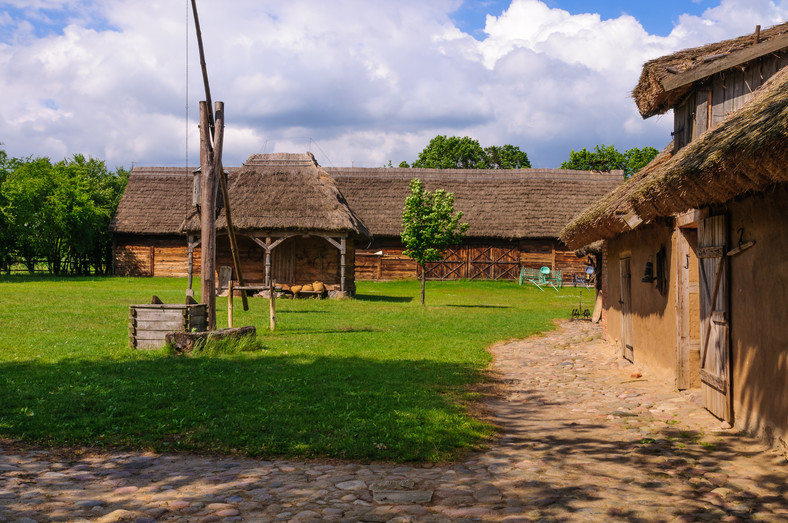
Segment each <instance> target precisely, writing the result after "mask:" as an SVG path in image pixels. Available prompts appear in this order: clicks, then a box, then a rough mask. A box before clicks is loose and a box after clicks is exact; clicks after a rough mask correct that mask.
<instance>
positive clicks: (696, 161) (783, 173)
mask: <svg viewBox="0 0 788 523" xmlns="http://www.w3.org/2000/svg"><path fill="white" fill-rule="evenodd" d="M670 149H671V147H670V146H669V147H668V148H667V149H666V150H665V151H663V152H662V153H661V154H660V155H659V156H658V157H657V158H655V159H654V161H653V162H652V163H651V164H649V165H648V166H647V167H646V168H644V169H643V170H641V171H640V172H639V173H638V174H637V175H636V176H635V177H633V179H632V180H630V181H628V182H627V183H626V184H624V185H623V186H621V188H620V189H619V190H617V191H615V192H614V193H613V194H611V195H608V196H607V197H605V198H604V199H602V200H600V201H599V202H597V203H596V204H595V205H593V206H592V207H591V208H590V209H588V210H587V211H586V212H585V213H583V214H582V215H581V216H579V217H578V218H576V219H575V220H573V221H572V223H570V224H569V225H568V226H567V227H566V228H565V229H564V230H563V231H562V232H561V239H562V240H563V241H564V242H565V243H566V244H567V245H568V246H570V247H571V248H580V247H582V246H583V245H586V244H588V243H591V242H593V241H596V240H599V239H606V238H612V237H613V236H616V235H617V234H620V233H622V232H625V231H627V230H629V228H628V227H627V225H626V224H625V221H624V217H625V216H626V215H627V214H629V213H634V214H637V215H638V216H639V217H640V218H641V219H643V220H645V221H648V220H652V219H654V218H657V217H660V216H672V215H674V214H677V213H680V212H683V211H686V210H688V209H693V208H700V207H705V206H708V205H713V204H719V203H724V202H726V201H728V200H730V199H732V198H736V197H738V196H742V195H745V194H747V193H753V192H761V191H764V190H767V189H769V188H770V187H772V186H774V185H775V184H777V183H784V182H788V68H784V69H782V70H781V71H779V72H778V73H777V74H775V75H774V76H773V77H772V78H771V79H770V80H769V81H768V82H766V83H765V84H764V85H763V86H762V87H761V88H759V89H758V90H757V91H755V92H754V93H753V98H752V100H751V101H750V103H748V104H747V105H745V106H744V107H743V108H742V109H740V110H738V111H736V112H733V113H731V114H729V115H728V117H727V118H726V119H725V120H724V121H723V123H722V124H720V125H719V126H718V127H715V128H714V129H712V130H710V131H707V132H706V133H704V134H703V135H702V136H700V137H699V138H698V139H696V140H695V141H693V142H691V143H690V144H689V145H687V146H685V147H684V148H682V149H681V150H680V151H679V152H678V153H677V154H676V155H675V156H670V153H669V152H668V151H669V150H670Z"/></svg>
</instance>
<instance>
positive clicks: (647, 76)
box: [632, 22, 788, 118]
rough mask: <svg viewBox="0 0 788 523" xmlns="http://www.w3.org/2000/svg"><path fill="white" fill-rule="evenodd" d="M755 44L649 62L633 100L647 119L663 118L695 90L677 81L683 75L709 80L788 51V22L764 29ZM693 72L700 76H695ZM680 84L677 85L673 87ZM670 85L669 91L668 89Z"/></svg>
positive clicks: (731, 43)
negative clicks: (717, 72)
mask: <svg viewBox="0 0 788 523" xmlns="http://www.w3.org/2000/svg"><path fill="white" fill-rule="evenodd" d="M758 42H759V43H755V37H754V35H753V34H749V35H745V36H741V37H739V38H734V39H731V40H725V41H722V42H716V43H713V44H708V45H704V46H701V47H696V48H694V49H685V50H683V51H679V52H677V53H673V54H671V55H667V56H663V57H661V58H657V59H654V60H650V61H648V62H646V64H645V65H644V66H643V72H642V73H641V75H640V81H639V82H638V84H637V86H636V87H635V90H634V91H633V93H632V96H633V97H634V98H635V103H636V104H637V106H638V109H639V110H640V114H641V115H642V116H643V118H648V117H650V116H654V115H655V114H662V113H664V112H666V111H668V110H669V109H671V108H672V107H674V106H675V105H676V104H678V103H679V101H680V99H681V98H682V97H683V96H684V95H685V94H686V93H687V92H688V91H689V90H690V89H691V88H692V83H691V82H690V83H689V84H687V83H683V82H680V81H679V82H677V81H674V80H673V79H674V78H678V77H681V76H682V75H683V77H684V78H686V79H687V81H691V80H693V78H695V77H696V76H699V77H705V76H709V75H710V74H713V73H714V72H716V70H718V69H721V68H730V67H734V66H737V65H740V64H742V63H746V62H747V61H750V60H753V59H755V58H758V57H759V56H764V55H766V54H769V53H772V52H775V51H776V50H779V49H783V48H786V47H788V22H786V23H783V24H780V25H776V26H774V27H771V28H768V29H764V30H763V31H761V32H760V34H759V39H758ZM693 72H698V73H699V74H697V75H693V74H692V73H693ZM671 84H676V85H671ZM666 85H667V86H668V88H667V89H666Z"/></svg>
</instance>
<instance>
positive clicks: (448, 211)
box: [400, 178, 468, 305]
mask: <svg viewBox="0 0 788 523" xmlns="http://www.w3.org/2000/svg"><path fill="white" fill-rule="evenodd" d="M462 215H463V214H462V212H461V211H458V212H457V213H456V214H455V212H454V194H452V193H450V192H446V191H444V190H443V189H437V190H435V191H434V192H430V191H426V190H424V184H423V183H422V181H421V180H419V179H418V178H414V179H413V180H411V181H410V196H408V197H407V199H406V200H405V209H404V210H403V213H402V234H401V235H400V237H401V238H402V242H403V243H404V244H405V251H404V252H403V254H405V256H408V257H410V258H413V259H414V260H416V263H418V264H419V267H421V304H422V305H424V289H425V280H426V278H425V272H426V271H425V270H424V269H425V264H426V263H428V262H435V261H440V260H442V259H443V257H444V256H445V254H446V248H447V247H448V246H450V245H454V244H457V243H460V242H461V241H462V238H463V234H464V233H465V231H467V230H468V224H467V223H460V218H462Z"/></svg>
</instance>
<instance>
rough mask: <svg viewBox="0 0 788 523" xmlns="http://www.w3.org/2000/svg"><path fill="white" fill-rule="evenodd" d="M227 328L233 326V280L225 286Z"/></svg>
mask: <svg viewBox="0 0 788 523" xmlns="http://www.w3.org/2000/svg"><path fill="white" fill-rule="evenodd" d="M241 292H243V291H241ZM227 328H229V329H232V328H233V280H230V282H229V285H228V287H227Z"/></svg>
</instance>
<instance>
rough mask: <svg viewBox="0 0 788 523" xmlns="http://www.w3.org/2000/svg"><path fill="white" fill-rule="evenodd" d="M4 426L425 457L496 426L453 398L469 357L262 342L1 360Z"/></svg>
mask: <svg viewBox="0 0 788 523" xmlns="http://www.w3.org/2000/svg"><path fill="white" fill-rule="evenodd" d="M0 376H3V377H4V378H3V379H2V380H0V398H2V402H0V435H1V436H5V437H10V438H19V439H21V440H23V441H27V442H31V443H34V444H39V445H44V446H82V445H84V446H91V447H103V446H120V447H130V448H138V449H142V448H148V449H154V450H157V451H167V450H195V451H209V452H233V453H236V452H240V453H243V454H247V455H250V456H291V457H336V458H347V459H362V460H366V459H373V460H395V461H412V460H420V461H424V460H426V461H431V460H445V459H451V458H453V457H456V456H457V455H458V453H461V452H462V451H463V450H465V449H467V448H469V447H474V446H476V445H478V444H479V443H480V442H481V441H482V440H483V439H484V438H485V437H487V436H489V435H490V434H491V432H492V428H491V427H490V426H489V425H487V424H484V423H481V422H479V421H477V420H474V419H473V418H470V417H468V416H467V415H466V414H465V412H464V409H463V407H461V406H460V404H461V403H462V402H461V398H462V396H463V393H464V386H465V385H466V384H467V383H470V382H475V381H478V380H480V379H481V376H480V374H479V372H478V371H477V370H476V369H473V368H469V367H466V366H462V365H456V364H451V363H436V362H430V361H422V360H420V361H407V360H406V361H402V360H398V361H375V360H367V359H362V358H333V357H320V358H307V357H304V356H285V355H268V354H262V355H261V354H257V355H256V357H254V356H253V357H249V356H248V355H242V356H239V355H235V356H230V357H225V358H221V357H195V358H182V357H178V358H176V357H166V356H161V357H158V356H156V357H152V358H151V359H145V360H136V361H106V360H103V361H84V360H74V361H63V362H60V363H57V364H40V363H35V362H23V363H6V364H3V365H0Z"/></svg>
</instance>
